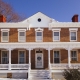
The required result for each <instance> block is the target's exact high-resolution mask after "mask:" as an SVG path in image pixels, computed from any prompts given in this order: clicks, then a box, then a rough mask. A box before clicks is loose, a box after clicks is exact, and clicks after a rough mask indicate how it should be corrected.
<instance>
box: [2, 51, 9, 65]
mask: <svg viewBox="0 0 80 80" xmlns="http://www.w3.org/2000/svg"><path fill="white" fill-rule="evenodd" d="M2 51H7V52H8V61H9V51H8V50H1V64H3V63H2ZM8 64H9V63H8Z"/></svg>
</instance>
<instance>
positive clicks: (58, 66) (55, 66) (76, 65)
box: [51, 63, 80, 69]
mask: <svg viewBox="0 0 80 80" xmlns="http://www.w3.org/2000/svg"><path fill="white" fill-rule="evenodd" d="M68 68H71V69H77V68H80V63H71V65H70V67H69V65H68V64H67V63H63V64H62V63H61V64H51V69H68Z"/></svg>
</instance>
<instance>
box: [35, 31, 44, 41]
mask: <svg viewBox="0 0 80 80" xmlns="http://www.w3.org/2000/svg"><path fill="white" fill-rule="evenodd" d="M37 32H41V33H42V40H37ZM36 41H37V42H42V41H43V31H36Z"/></svg>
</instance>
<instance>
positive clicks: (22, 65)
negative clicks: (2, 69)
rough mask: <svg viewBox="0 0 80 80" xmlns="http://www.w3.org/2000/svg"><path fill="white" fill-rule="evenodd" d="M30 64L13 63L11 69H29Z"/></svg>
mask: <svg viewBox="0 0 80 80" xmlns="http://www.w3.org/2000/svg"><path fill="white" fill-rule="evenodd" d="M28 68H29V64H11V69H28Z"/></svg>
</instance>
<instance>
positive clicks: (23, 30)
mask: <svg viewBox="0 0 80 80" xmlns="http://www.w3.org/2000/svg"><path fill="white" fill-rule="evenodd" d="M20 32H24V37H25V40H20V39H19V35H20ZM18 42H26V31H24V30H19V31H18Z"/></svg>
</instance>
